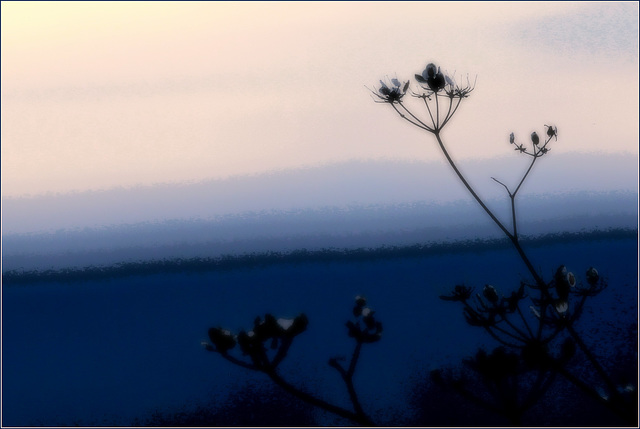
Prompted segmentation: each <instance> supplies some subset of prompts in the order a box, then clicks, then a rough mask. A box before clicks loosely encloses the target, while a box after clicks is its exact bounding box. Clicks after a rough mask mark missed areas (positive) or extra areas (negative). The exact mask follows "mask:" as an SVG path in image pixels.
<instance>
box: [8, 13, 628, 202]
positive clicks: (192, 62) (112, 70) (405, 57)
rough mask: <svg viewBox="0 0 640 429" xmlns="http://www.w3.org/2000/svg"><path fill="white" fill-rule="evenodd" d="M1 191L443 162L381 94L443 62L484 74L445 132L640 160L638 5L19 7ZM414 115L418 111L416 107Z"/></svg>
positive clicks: (12, 33)
mask: <svg viewBox="0 0 640 429" xmlns="http://www.w3.org/2000/svg"><path fill="white" fill-rule="evenodd" d="M1 7H2V14H1V16H2V51H1V53H2V113H1V120H2V193H3V195H4V196H24V195H38V194H44V193H65V192H69V191H82V190H98V189H110V188H115V187H131V186H134V185H152V184H157V183H167V182H193V181H200V180H205V179H215V178H224V177H229V176H237V175H247V174H258V173H263V172H268V171H273V170H281V169H289V168H301V167H308V166H314V165H324V164H329V163H334V162H342V161H348V160H354V159H398V160H418V161H429V160H439V159H441V158H442V155H441V154H440V153H439V152H438V151H437V150H436V147H435V146H434V144H433V140H432V138H431V136H429V135H426V134H424V133H423V132H421V131H419V130H417V129H413V128H411V126H410V125H408V124H406V123H404V122H403V121H402V120H401V119H399V118H398V117H397V116H395V114H394V112H393V111H392V110H391V109H390V108H389V106H385V105H382V104H375V103H374V102H373V99H372V97H371V95H370V93H369V92H368V90H367V89H366V88H365V86H367V87H374V86H375V85H376V83H377V82H378V80H379V79H380V78H382V77H384V76H385V75H389V76H397V77H398V78H400V79H409V78H411V77H412V76H413V75H414V74H415V73H420V72H421V71H422V69H424V67H425V66H426V64H427V63H428V62H436V63H437V64H438V65H440V66H442V68H443V69H444V70H447V71H448V72H454V71H455V72H456V74H457V75H458V76H459V75H461V74H462V75H465V76H466V74H469V75H470V76H471V77H472V78H475V77H476V76H477V88H476V90H475V91H474V92H473V93H472V96H471V98H470V99H469V100H467V101H466V102H465V103H463V105H462V106H461V108H460V110H459V112H458V114H457V115H456V117H455V118H454V120H453V121H452V122H451V123H450V124H449V125H448V127H447V129H446V130H445V133H444V137H445V140H446V142H447V143H448V144H449V146H450V149H451V152H452V154H453V155H454V156H455V157H457V158H458V159H461V160H473V159H476V158H492V157H496V156H503V155H507V154H509V153H510V152H509V151H511V150H512V148H510V147H509V145H508V135H509V133H510V132H511V131H513V132H515V133H516V135H518V136H522V137H526V136H528V135H529V134H530V133H531V131H533V130H538V131H539V132H541V131H544V127H543V125H544V124H550V123H553V124H554V125H557V126H558V128H559V137H560V138H559V141H558V142H557V143H556V144H555V145H554V148H553V150H554V151H555V152H556V153H567V152H613V153H618V152H628V153H630V154H632V155H634V156H637V154H638V145H637V142H638V89H639V88H638V4H637V3H636V2H628V3H611V2H607V3H582V2H570V3H564V2H549V3H544V2H542V3H539V2H535V3H525V2H513V3H509V2H496V3H484V2H473V3H465V2H443V3H427V2H425V3H420V2H408V3H402V2H389V3H382V2H375V3H367V2H354V3H347V2H344V3H342V2H335V3H312V2H301V3H296V2H285V3H250V2H241V3H233V2H113V3H112V2H11V1H9V2H5V1H3V2H2V3H1ZM409 101H415V100H409Z"/></svg>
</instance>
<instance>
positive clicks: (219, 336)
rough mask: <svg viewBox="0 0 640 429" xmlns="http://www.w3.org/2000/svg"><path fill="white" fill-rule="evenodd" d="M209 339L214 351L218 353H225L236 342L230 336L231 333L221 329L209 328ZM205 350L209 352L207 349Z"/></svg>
mask: <svg viewBox="0 0 640 429" xmlns="http://www.w3.org/2000/svg"><path fill="white" fill-rule="evenodd" d="M208 334H209V339H210V340H211V342H212V343H213V345H214V346H215V347H216V350H217V351H219V352H220V353H225V352H227V351H229V350H231V349H232V348H234V347H235V345H236V340H235V338H234V337H233V335H232V334H231V332H229V331H227V330H226V329H222V328H210V329H209V332H208ZM207 350H209V349H208V348H207Z"/></svg>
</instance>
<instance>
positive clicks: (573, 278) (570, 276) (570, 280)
mask: <svg viewBox="0 0 640 429" xmlns="http://www.w3.org/2000/svg"><path fill="white" fill-rule="evenodd" d="M567 283H569V286H570V287H575V286H576V276H574V275H573V273H567Z"/></svg>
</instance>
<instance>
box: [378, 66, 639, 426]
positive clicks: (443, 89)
mask: <svg viewBox="0 0 640 429" xmlns="http://www.w3.org/2000/svg"><path fill="white" fill-rule="evenodd" d="M415 80H416V81H417V89H416V90H413V89H412V90H410V91H409V87H410V83H409V81H406V82H404V83H403V82H401V81H400V80H398V79H397V78H394V79H391V80H390V82H385V81H382V80H381V81H380V87H379V88H378V89H377V91H375V90H371V92H372V93H373V94H374V96H375V98H376V101H377V102H379V103H384V104H388V105H390V106H391V107H392V108H393V110H394V111H395V112H396V113H397V114H398V115H399V116H400V117H401V118H402V119H403V120H405V121H407V122H409V123H410V124H411V125H413V126H415V127H417V128H420V129H422V130H424V131H426V132H427V133H430V134H432V135H433V136H434V137H435V139H436V141H437V143H438V145H439V147H440V149H441V151H442V153H443V154H444V156H445V158H446V159H447V161H448V163H449V165H450V166H451V168H452V169H453V171H454V172H455V174H456V175H457V177H458V179H459V180H460V181H461V182H462V184H463V185H464V186H465V188H466V189H467V190H468V191H469V193H470V194H471V195H472V197H473V198H474V199H475V200H476V201H477V203H478V204H479V205H480V206H481V207H482V209H483V210H484V211H485V212H486V213H487V214H488V215H489V217H490V218H491V220H492V221H493V222H494V223H495V224H496V225H497V226H498V228H500V230H501V231H502V232H503V233H504V235H505V236H506V237H507V238H508V239H509V240H510V242H511V243H512V244H513V247H514V249H515V250H516V252H517V253H518V255H519V256H520V258H521V260H522V261H523V263H524V264H525V265H526V267H527V269H528V271H529V273H530V275H531V277H532V279H533V281H532V282H521V283H520V285H519V287H518V288H517V289H516V291H513V292H511V294H510V295H508V296H506V297H505V296H502V295H500V294H499V292H498V291H497V290H496V289H495V288H494V287H493V286H491V285H485V286H484V288H483V290H482V294H480V293H478V294H475V296H473V298H472V295H473V288H471V287H468V286H465V285H457V286H455V287H454V288H453V290H452V292H451V294H450V295H446V296H441V298H442V299H443V300H447V301H456V302H459V303H461V304H462V306H463V314H464V317H465V319H466V321H467V323H468V324H469V325H471V326H475V327H480V328H482V329H484V330H485V331H486V332H487V333H489V335H490V336H491V337H492V338H494V339H495V340H496V341H497V342H498V343H500V346H499V347H498V348H496V349H495V350H494V351H493V352H491V353H489V354H487V353H486V352H484V351H480V352H478V354H477V355H476V357H475V358H474V359H471V360H469V361H467V362H466V364H467V365H468V366H469V367H470V368H471V369H472V370H473V371H474V372H476V373H478V374H479V375H480V377H481V378H482V379H483V380H484V382H485V385H486V386H487V388H488V391H489V392H490V395H489V396H491V397H493V400H494V402H493V403H490V402H487V401H486V399H485V398H486V395H484V396H482V395H481V394H479V393H477V392H471V391H469V390H468V389H466V388H465V386H464V382H463V380H461V379H458V378H454V377H445V376H444V375H443V374H442V372H440V371H435V372H433V373H432V376H433V380H434V381H436V382H438V383H443V384H444V383H446V384H448V385H450V386H451V387H453V388H454V389H455V390H456V391H458V392H459V393H461V394H462V395H463V396H465V397H467V398H469V399H471V400H473V401H475V402H477V403H480V404H482V405H484V406H486V407H487V408H491V409H494V410H495V411H498V412H500V413H501V414H503V415H505V416H507V417H508V418H509V419H510V421H511V422H512V423H513V424H518V423H520V421H521V417H522V414H523V413H524V412H525V411H526V410H527V409H528V408H530V407H531V406H532V405H533V404H534V403H535V402H536V400H537V399H539V398H540V397H541V396H542V395H543V394H544V393H545V391H546V390H547V389H548V387H549V386H550V384H551V382H552V381H553V379H554V378H555V376H556V375H557V374H560V375H562V376H563V377H565V378H566V379H567V380H569V381H570V382H571V383H573V384H574V385H575V386H577V387H578V388H579V389H580V390H582V391H583V392H584V393H586V394H588V395H589V396H591V397H592V398H594V399H595V400H597V401H599V402H601V403H603V404H604V405H606V406H607V407H609V408H610V409H611V410H612V411H613V412H615V413H616V414H617V415H619V416H620V417H622V418H623V419H624V421H625V422H626V423H628V424H633V425H636V426H637V405H638V403H637V385H636V386H630V385H627V386H621V385H619V384H618V383H616V380H613V379H612V378H611V376H610V375H609V374H608V373H607V371H606V370H605V369H604V368H603V366H602V365H601V363H600V361H599V359H598V358H597V357H596V356H595V354H594V353H593V351H592V350H591V348H590V347H589V346H587V344H585V342H584V341H583V339H582V337H581V335H580V334H579V332H578V331H577V330H576V327H575V325H576V322H577V321H578V320H579V318H580V315H581V314H582V309H583V307H584V305H585V302H586V300H587V298H590V297H594V296H596V295H598V294H599V293H600V292H601V291H602V290H604V289H605V288H606V287H607V282H606V281H605V280H604V279H603V278H601V277H600V276H599V274H598V271H597V270H596V269H595V268H593V267H591V268H589V269H588V270H587V271H586V274H585V277H586V285H583V284H581V283H579V282H578V280H577V279H576V276H575V275H574V274H573V273H571V272H568V271H567V269H566V267H565V266H564V265H561V266H560V267H559V268H558V269H557V270H556V272H555V274H554V275H553V278H552V279H551V281H545V280H544V279H543V276H542V274H541V273H540V272H538V271H537V270H536V269H535V268H534V265H533V264H532V263H531V261H530V259H529V257H528V255H527V253H526V252H525V250H524V249H523V248H522V246H521V243H520V238H519V234H518V223H517V221H518V219H517V215H516V196H517V194H518V191H520V189H521V188H522V185H523V184H524V182H525V180H526V179H527V177H528V176H529V173H530V172H531V170H532V168H533V166H534V164H535V163H536V161H537V160H538V158H541V157H543V156H544V155H546V154H547V153H549V151H550V144H551V142H552V140H553V141H557V139H558V129H557V127H555V126H552V125H545V132H544V138H543V139H541V138H540V136H539V135H538V133H537V132H535V131H534V132H532V133H531V135H530V142H529V143H527V144H525V143H522V142H519V141H518V140H517V139H516V136H515V135H514V133H511V134H510V135H509V143H510V144H511V145H514V147H515V150H516V151H517V152H518V153H519V154H524V155H526V156H528V157H530V158H531V161H530V163H529V166H528V168H527V169H526V171H525V173H524V174H523V175H522V178H521V179H520V181H519V182H518V183H517V185H516V187H515V188H513V190H511V188H509V186H507V185H506V184H505V183H503V182H502V181H500V180H498V179H496V178H494V177H492V179H493V180H494V181H495V182H497V183H498V184H500V185H501V186H503V187H504V189H505V190H506V192H507V195H508V196H509V199H510V202H511V229H509V228H508V227H507V226H505V224H504V223H503V222H502V221H500V220H499V219H498V217H497V216H496V215H495V214H494V213H493V212H492V211H491V209H490V208H489V207H488V206H487V205H486V204H485V202H484V201H483V200H482V198H480V196H478V194H477V193H476V192H475V190H474V189H473V187H472V186H471V185H470V183H469V182H468V181H467V180H466V178H465V177H464V176H463V174H462V173H461V172H460V170H459V169H458V167H457V165H456V163H455V162H454V160H453V159H452V158H451V156H450V155H449V152H448V151H447V148H446V146H445V144H444V142H443V140H442V136H441V133H442V130H443V129H444V128H445V126H446V125H447V124H448V123H449V122H450V121H451V119H452V118H453V116H454V114H455V113H456V111H457V110H458V108H459V107H460V104H461V103H462V101H463V100H464V99H466V98H467V97H469V94H470V93H471V92H472V91H473V89H474V87H475V82H474V83H473V84H471V82H470V80H469V78H468V77H467V79H466V84H464V85H459V84H457V83H456V82H455V81H454V79H453V78H452V77H450V76H447V75H446V74H445V73H443V72H442V71H441V69H440V67H437V66H436V65H435V64H433V63H430V64H428V65H427V66H426V68H425V69H424V70H423V71H422V73H421V74H416V75H415ZM408 91H409V92H408ZM407 94H410V95H411V96H412V97H413V98H415V99H418V100H421V103H419V104H421V105H422V104H423V105H424V106H423V107H424V110H425V112H424V113H423V114H422V115H418V114H417V113H414V111H412V110H410V108H409V107H407V104H406V103H405V96H406V95H407ZM527 291H531V292H532V293H535V294H536V297H535V298H533V297H531V298H530V297H529V296H528V293H527ZM526 299H528V300H530V302H531V304H532V305H530V307H529V309H530V313H528V314H525V313H524V312H523V311H522V309H521V303H522V301H524V300H526ZM577 349H579V350H580V351H581V352H582V353H583V354H584V356H585V357H586V359H587V360H588V361H589V362H590V364H591V368H592V369H593V370H594V371H595V373H596V374H597V375H598V376H599V378H600V385H596V386H594V385H592V384H590V383H588V382H587V381H586V380H585V379H583V378H582V377H581V376H579V375H576V374H574V373H572V372H570V363H571V358H572V357H573V355H574V354H575V353H576V351H577ZM523 378H527V382H523V381H522V379H523ZM602 392H606V393H602Z"/></svg>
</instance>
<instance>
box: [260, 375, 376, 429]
mask: <svg viewBox="0 0 640 429" xmlns="http://www.w3.org/2000/svg"><path fill="white" fill-rule="evenodd" d="M266 374H267V375H268V376H269V378H271V380H273V382H274V383H276V384H277V385H278V386H280V387H282V388H283V389H284V390H286V391H287V392H289V393H290V394H292V395H293V396H295V397H296V398H298V399H301V400H303V401H305V402H307V403H309V404H311V405H313V406H316V407H318V408H322V409H323V410H325V411H329V412H330V413H333V414H336V415H338V416H340V417H344V418H345V419H349V420H351V421H353V422H356V423H358V424H359V425H361V426H375V425H374V424H373V422H372V421H371V420H370V419H369V418H368V417H367V416H365V415H361V414H358V413H354V412H352V411H349V410H345V409H344V408H341V407H338V406H336V405H333V404H330V403H328V402H326V401H323V400H322V399H318V398H316V397H315V396H312V395H310V394H308V393H306V392H303V391H301V390H299V389H297V388H296V387H295V386H293V385H291V384H289V383H288V382H287V381H286V380H284V379H283V378H282V377H280V375H278V373H277V372H276V371H275V370H271V371H266Z"/></svg>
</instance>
